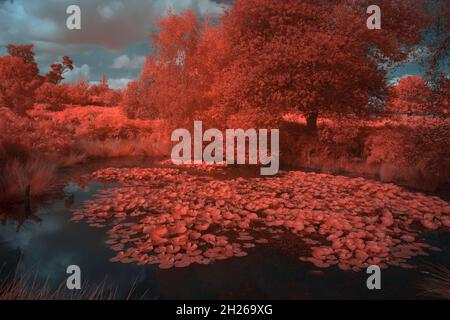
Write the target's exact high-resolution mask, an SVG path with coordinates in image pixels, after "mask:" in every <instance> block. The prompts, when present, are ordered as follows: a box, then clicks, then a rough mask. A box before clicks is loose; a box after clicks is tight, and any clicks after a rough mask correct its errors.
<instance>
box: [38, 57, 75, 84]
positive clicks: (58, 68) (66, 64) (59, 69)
mask: <svg viewBox="0 0 450 320" xmlns="http://www.w3.org/2000/svg"><path fill="white" fill-rule="evenodd" d="M69 70H73V61H72V59H70V58H69V57H68V56H64V57H63V61H62V63H54V64H52V65H51V70H50V71H49V72H48V73H47V75H46V76H45V79H46V81H48V82H50V83H53V84H58V83H60V82H61V81H62V80H64V77H63V74H64V73H65V72H67V71H69Z"/></svg>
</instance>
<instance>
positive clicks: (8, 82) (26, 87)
mask: <svg viewBox="0 0 450 320" xmlns="http://www.w3.org/2000/svg"><path fill="white" fill-rule="evenodd" d="M40 84H41V79H40V78H39V77H37V76H36V75H35V71H34V70H33V68H31V67H30V64H28V63H25V61H24V60H23V59H22V58H19V57H11V56H5V57H0V106H3V107H7V108H9V109H11V110H12V111H14V112H16V113H18V114H21V115H25V113H26V110H28V109H30V108H31V107H32V106H33V104H34V101H35V91H36V89H37V88H38V87H39V86H40Z"/></svg>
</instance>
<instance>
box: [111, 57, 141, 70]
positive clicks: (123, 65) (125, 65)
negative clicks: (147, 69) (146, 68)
mask: <svg viewBox="0 0 450 320" xmlns="http://www.w3.org/2000/svg"><path fill="white" fill-rule="evenodd" d="M144 63H145V57H144V56H134V57H133V58H131V59H130V57H129V56H128V55H121V56H119V57H117V58H116V59H114V61H113V64H112V68H113V69H141V68H142V66H143V65H144Z"/></svg>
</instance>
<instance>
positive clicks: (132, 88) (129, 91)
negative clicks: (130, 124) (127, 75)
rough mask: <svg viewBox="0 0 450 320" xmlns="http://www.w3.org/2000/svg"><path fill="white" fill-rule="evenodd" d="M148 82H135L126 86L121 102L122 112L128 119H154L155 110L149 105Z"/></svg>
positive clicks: (155, 115)
mask: <svg viewBox="0 0 450 320" xmlns="http://www.w3.org/2000/svg"><path fill="white" fill-rule="evenodd" d="M150 85H151V84H150V81H149V80H136V81H132V82H130V83H129V84H128V87H127V88H126V90H125V92H124V94H123V100H122V104H121V106H122V110H123V112H124V113H125V115H126V116H127V117H128V118H130V119H155V118H156V117H157V112H156V108H155V107H154V106H153V105H152V104H151V99H150V98H149V94H150Z"/></svg>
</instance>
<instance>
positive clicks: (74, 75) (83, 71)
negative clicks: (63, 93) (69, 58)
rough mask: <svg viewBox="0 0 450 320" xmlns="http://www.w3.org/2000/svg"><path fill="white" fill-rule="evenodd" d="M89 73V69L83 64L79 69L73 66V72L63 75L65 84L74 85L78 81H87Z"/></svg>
mask: <svg viewBox="0 0 450 320" xmlns="http://www.w3.org/2000/svg"><path fill="white" fill-rule="evenodd" d="M90 73H91V68H90V67H89V65H87V64H83V65H82V66H81V67H77V66H74V68H73V70H71V71H69V72H68V73H66V74H65V75H64V78H65V79H64V82H65V83H76V82H79V81H80V80H88V79H89V76H90Z"/></svg>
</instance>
